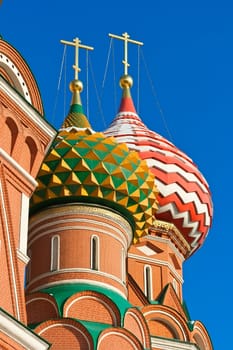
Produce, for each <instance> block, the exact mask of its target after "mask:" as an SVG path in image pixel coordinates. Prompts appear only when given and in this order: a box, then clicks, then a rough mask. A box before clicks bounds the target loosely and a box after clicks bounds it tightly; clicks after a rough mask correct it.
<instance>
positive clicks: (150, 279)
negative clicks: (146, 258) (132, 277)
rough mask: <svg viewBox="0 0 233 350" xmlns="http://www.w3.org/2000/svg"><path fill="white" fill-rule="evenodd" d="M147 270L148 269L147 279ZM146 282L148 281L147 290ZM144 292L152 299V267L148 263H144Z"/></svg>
mask: <svg viewBox="0 0 233 350" xmlns="http://www.w3.org/2000/svg"><path fill="white" fill-rule="evenodd" d="M148 270H149V271H150V276H149V281H148V279H147V278H148V276H147V271H148ZM148 283H149V290H147V285H148ZM148 292H149V293H148ZM144 294H145V296H146V297H147V298H148V299H149V300H153V279H152V268H151V266H150V265H144Z"/></svg>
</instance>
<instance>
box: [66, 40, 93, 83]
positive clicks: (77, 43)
mask: <svg viewBox="0 0 233 350" xmlns="http://www.w3.org/2000/svg"><path fill="white" fill-rule="evenodd" d="M60 42H61V43H62V44H65V45H69V46H74V47H75V56H74V58H75V61H74V62H75V63H74V65H73V66H72V67H73V68H74V72H75V75H74V79H75V80H78V72H80V71H81V68H79V63H78V61H79V49H86V50H94V48H93V47H91V46H87V45H83V44H81V40H79V38H75V39H73V41H67V40H61V41H60Z"/></svg>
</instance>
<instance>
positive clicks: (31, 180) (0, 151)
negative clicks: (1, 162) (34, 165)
mask: <svg viewBox="0 0 233 350" xmlns="http://www.w3.org/2000/svg"><path fill="white" fill-rule="evenodd" d="M0 156H2V157H3V158H4V159H5V160H6V161H7V162H8V163H9V164H10V165H11V166H13V168H15V170H17V171H18V172H19V173H20V174H21V175H23V177H24V178H25V179H26V180H27V181H28V182H29V183H30V184H31V185H32V186H33V187H34V188H35V187H36V186H37V181H36V180H35V179H34V178H33V177H32V176H31V175H30V174H29V173H28V172H27V171H26V170H24V168H22V167H21V166H20V165H19V164H18V163H17V162H16V161H15V160H14V159H13V158H12V157H10V156H9V154H8V153H6V152H5V151H4V150H3V149H2V148H0Z"/></svg>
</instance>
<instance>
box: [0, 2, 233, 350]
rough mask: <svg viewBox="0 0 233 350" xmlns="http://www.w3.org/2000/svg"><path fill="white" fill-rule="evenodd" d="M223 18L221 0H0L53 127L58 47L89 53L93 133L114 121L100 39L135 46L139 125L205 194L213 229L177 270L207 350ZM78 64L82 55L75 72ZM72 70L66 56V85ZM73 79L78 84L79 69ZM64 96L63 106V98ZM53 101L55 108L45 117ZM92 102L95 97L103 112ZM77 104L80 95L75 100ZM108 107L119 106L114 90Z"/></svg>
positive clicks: (218, 231)
mask: <svg viewBox="0 0 233 350" xmlns="http://www.w3.org/2000/svg"><path fill="white" fill-rule="evenodd" d="M232 19H233V3H232V2H231V1H230V0H229V1H226V0H219V1H214V0H212V1H210V0H195V1H192V0H188V1H187V0H177V1H174V0H170V1H169V0H160V1H159V0H144V1H135V0H128V1H122V0H118V1H115V2H110V1H106V0H102V1H101V0H99V1H94V0H89V1H83V2H80V1H75V0H66V1H64V2H63V1H52V0H50V1H48V0H41V1H37V2H33V1H29V0H25V1H19V0H3V3H2V6H1V7H0V34H1V35H2V36H3V37H4V39H6V40H7V41H9V42H10V43H11V44H12V45H13V46H15V47H16V48H17V49H18V50H19V51H20V52H21V54H22V55H23V56H24V58H25V59H26V60H27V62H28V64H29V65H30V67H31V69H32V71H33V73H34V75H35V77H36V80H37V82H38V85H39V88H40V91H41V94H42V98H43V101H44V108H45V112H46V118H47V119H48V120H49V121H50V122H51V123H52V124H53V125H56V127H58V126H59V125H60V124H61V122H62V119H63V116H64V106H63V105H64V103H63V101H64V87H63V86H64V82H63V81H62V83H61V88H60V90H59V92H57V85H58V78H59V74H60V68H61V61H62V55H63V47H62V45H61V44H60V43H59V40H60V39H66V40H72V39H73V38H74V37H79V38H80V39H81V40H82V42H83V44H86V45H91V46H94V47H95V50H94V51H93V52H92V53H90V58H91V67H92V68H91V69H92V70H93V76H94V77H95V80H93V79H92V73H91V69H89V84H88V85H89V89H88V91H89V93H88V100H89V111H90V113H89V115H90V121H91V123H92V125H93V127H94V128H95V129H97V130H101V129H102V130H103V129H104V128H105V126H104V122H103V120H104V121H105V123H106V125H107V126H108V125H109V123H110V121H111V120H112V119H113V117H114V115H115V113H116V107H115V100H114V98H115V95H114V85H113V83H114V79H113V78H112V77H111V76H113V73H112V72H113V64H112V56H111V59H110V61H111V62H109V70H108V74H107V78H106V85H105V88H104V89H102V86H101V85H102V81H103V76H104V72H105V67H106V62H107V55H108V49H109V43H110V39H109V38H108V33H109V32H110V33H114V34H118V35H121V34H122V33H123V32H128V33H129V34H130V36H131V38H132V39H135V40H140V41H143V42H144V46H143V49H142V53H143V55H141V57H142V56H143V57H144V60H141V61H142V63H140V67H141V69H140V89H139V91H140V100H139V101H140V104H139V106H140V110H139V114H140V116H141V117H142V119H143V121H144V122H145V124H146V125H147V126H148V127H150V128H151V129H153V130H154V131H156V132H158V133H160V134H162V135H163V136H165V137H167V138H169V137H170V136H169V134H168V132H167V128H168V129H169V132H170V134H171V136H172V141H173V142H174V143H175V145H176V146H178V147H179V148H180V149H182V150H183V151H184V152H186V153H187V154H188V155H189V156H190V157H191V158H192V159H193V160H194V162H195V163H196V164H197V165H198V167H199V169H200V170H201V171H202V173H203V174H204V176H205V177H206V179H207V181H208V183H209V185H210V188H211V192H212V194H213V202H214V221H213V226H212V228H211V230H210V232H209V236H208V238H207V240H206V242H205V244H204V246H203V247H202V248H201V249H200V250H199V251H198V252H197V253H196V254H195V255H194V256H192V257H191V258H190V259H189V260H188V261H187V262H186V263H185V265H184V280H185V283H184V289H183V292H184V299H185V301H186V303H187V305H188V309H189V312H190V314H191V317H192V318H193V319H199V320H201V321H202V322H203V323H204V324H205V325H206V327H207V329H208V331H209V333H210V335H211V338H212V341H213V345H214V348H215V350H222V349H228V348H229V346H228V344H229V343H230V342H231V337H232V332H231V328H232V320H231V318H232V312H233V301H232V298H231V289H230V288H231V280H230V279H231V275H232V261H231V258H232V243H233V233H232V226H231V217H232V198H233V189H232V169H233V166H232V164H231V162H232V145H231V143H232V139H233V127H232V118H233V20H232ZM114 52H115V60H116V62H117V64H116V71H115V73H116V80H117V82H118V79H119V78H120V76H121V74H122V73H123V67H122V65H121V60H122V43H120V42H117V41H115V43H114ZM85 59H86V56H85V53H81V58H80V60H83V62H84V63H82V62H81V63H80V64H81V65H82V66H85ZM129 62H130V63H131V67H130V70H129V72H130V73H131V74H132V75H133V76H134V80H135V84H134V88H133V95H134V99H135V104H136V103H137V92H136V91H137V50H136V49H135V48H134V47H133V46H130V48H129ZM143 62H146V68H145V64H144V63H143ZM72 64H73V51H71V49H69V51H68V54H67V64H66V67H67V68H66V69H67V84H68V81H69V79H70V78H69V77H70V74H71V72H72V69H71V65H72ZM147 70H149V72H150V78H149V79H148V77H147V73H146V72H147ZM63 76H64V75H63ZM80 79H82V80H85V79H86V72H85V68H83V71H82V72H81V74H80ZM63 80H64V78H63ZM150 80H151V81H152V82H153V85H152V86H153V88H152V86H151V81H150ZM91 81H92V82H91ZM93 81H94V82H93ZM95 85H96V89H95ZM85 90H86V91H87V89H86V88H85ZM96 90H97V91H98V94H96ZM155 92H156V95H157V99H156V98H155ZM65 95H66V96H67V99H66V108H68V104H69V92H68V91H66V94H65ZM56 96H58V101H59V102H58V103H57V107H56V109H55V114H54V106H55V101H56ZM97 96H99V97H100V96H102V97H103V98H102V103H101V106H102V107H101V109H102V113H100V110H99V108H98V99H97ZM86 99H87V97H86V94H85V92H83V101H85V100H86ZM116 99H117V102H118V103H119V100H120V89H119V88H118V83H117V84H116ZM158 103H159V104H160V106H161V109H162V113H161V111H160V109H159V108H158ZM84 106H85V105H84ZM103 115H104V117H103ZM164 120H165V123H164ZM165 124H166V127H165Z"/></svg>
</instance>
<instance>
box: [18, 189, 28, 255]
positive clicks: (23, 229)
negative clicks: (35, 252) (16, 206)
mask: <svg viewBox="0 0 233 350" xmlns="http://www.w3.org/2000/svg"><path fill="white" fill-rule="evenodd" d="M28 213H29V198H28V196H26V195H25V194H24V193H22V194H21V211H20V227H19V251H20V252H21V253H22V254H24V255H26V253H27V239H28Z"/></svg>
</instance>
